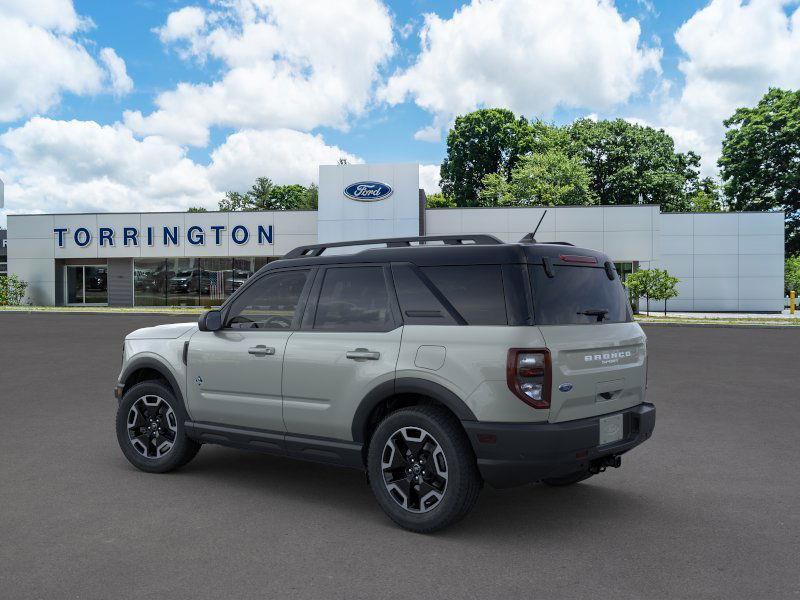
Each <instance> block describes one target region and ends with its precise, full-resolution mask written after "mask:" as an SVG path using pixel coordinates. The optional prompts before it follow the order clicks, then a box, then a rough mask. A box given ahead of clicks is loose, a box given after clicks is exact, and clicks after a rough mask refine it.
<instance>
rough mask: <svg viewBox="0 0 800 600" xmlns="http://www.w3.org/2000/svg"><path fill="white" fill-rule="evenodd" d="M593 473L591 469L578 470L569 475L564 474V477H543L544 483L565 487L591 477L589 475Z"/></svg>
mask: <svg viewBox="0 0 800 600" xmlns="http://www.w3.org/2000/svg"><path fill="white" fill-rule="evenodd" d="M592 475H593V473H590V472H589V471H578V472H577V473H570V474H569V475H563V476H562V477H548V478H547V479H542V483H545V484H547V485H550V486H553V487H564V486H567V485H572V484H574V483H578V482H579V481H583V480H584V479H589V477H591V476H592Z"/></svg>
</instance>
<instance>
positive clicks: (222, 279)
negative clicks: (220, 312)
mask: <svg viewBox="0 0 800 600" xmlns="http://www.w3.org/2000/svg"><path fill="white" fill-rule="evenodd" d="M277 258H278V257H272V256H269V257H267V256H257V257H256V256H251V257H241V258H224V257H223V258H162V259H158V258H136V259H134V261H133V289H134V301H133V303H134V305H135V306H219V305H220V304H222V302H223V301H224V300H225V298H227V297H228V296H230V295H231V294H232V293H233V292H235V291H236V290H237V289H239V286H241V285H242V284H243V283H244V282H245V281H246V280H247V279H248V278H249V277H252V276H253V274H254V273H255V272H256V271H258V270H259V269H260V268H261V267H263V266H264V265H265V264H267V263H268V262H270V261H273V260H277Z"/></svg>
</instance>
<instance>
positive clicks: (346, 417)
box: [283, 327, 403, 440]
mask: <svg viewBox="0 0 800 600" xmlns="http://www.w3.org/2000/svg"><path fill="white" fill-rule="evenodd" d="M402 333H403V328H402V327H398V328H396V329H394V330H392V331H388V332H385V333H384V332H357V333H355V332H354V333H348V332H326V331H297V332H295V333H293V334H292V336H291V338H290V339H289V343H288V346H287V348H286V358H285V360H284V367H283V418H284V422H285V423H286V429H287V431H289V432H290V433H298V434H304V435H315V436H321V437H329V438H335V439H342V440H352V439H353V438H352V432H351V427H352V423H353V417H354V415H355V412H356V410H357V409H358V405H359V404H360V402H361V400H362V399H363V398H364V396H366V395H367V394H368V393H369V392H370V391H371V390H372V389H374V388H376V387H378V386H379V385H381V384H382V383H385V382H387V381H392V380H393V379H394V377H395V367H396V365H397V355H398V352H399V350H400V338H401V336H402ZM358 349H363V350H365V351H368V352H372V353H377V355H378V358H377V359H359V358H347V353H348V352H352V351H355V350H358Z"/></svg>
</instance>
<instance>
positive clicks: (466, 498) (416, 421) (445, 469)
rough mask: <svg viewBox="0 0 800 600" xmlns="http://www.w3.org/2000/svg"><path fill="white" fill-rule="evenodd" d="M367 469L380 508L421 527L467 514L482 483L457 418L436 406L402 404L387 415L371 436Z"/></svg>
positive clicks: (400, 522) (400, 521) (439, 525)
mask: <svg viewBox="0 0 800 600" xmlns="http://www.w3.org/2000/svg"><path fill="white" fill-rule="evenodd" d="M368 469H369V480H370V485H371V487H372V491H373V493H374V494H375V497H376V499H377V500H378V504H380V506H381V508H382V509H383V510H384V512H385V513H386V514H387V515H388V516H389V518H391V519H392V520H393V521H394V522H395V523H397V524H398V525H400V526H401V527H404V528H405V529H409V530H411V531H416V532H419V533H431V532H433V531H437V530H439V529H442V528H444V527H447V526H448V525H452V524H453V523H455V522H456V521H458V520H460V519H461V518H463V517H464V516H466V514H467V513H469V511H470V510H471V509H472V507H473V506H474V505H475V502H476V501H477V499H478V493H479V492H480V489H481V486H482V481H481V478H480V474H479V473H478V468H477V465H476V463H475V457H474V455H473V453H472V448H471V447H470V445H469V441H468V440H467V438H466V435H465V434H464V432H463V430H462V429H461V426H460V424H459V423H458V421H457V420H456V418H455V417H453V415H452V414H450V413H449V412H448V411H446V410H444V409H442V408H439V407H436V406H416V407H412V408H404V409H401V410H398V411H396V412H394V413H392V414H390V415H389V416H388V417H386V418H385V419H384V420H383V421H382V422H381V423H380V425H378V428H377V429H376V430H375V433H374V434H373V436H372V439H371V440H370V446H369V453H368Z"/></svg>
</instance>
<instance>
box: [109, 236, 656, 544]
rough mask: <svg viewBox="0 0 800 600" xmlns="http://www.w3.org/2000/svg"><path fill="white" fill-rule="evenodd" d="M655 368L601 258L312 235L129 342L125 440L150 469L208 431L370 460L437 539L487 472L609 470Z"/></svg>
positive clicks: (519, 476)
mask: <svg viewBox="0 0 800 600" xmlns="http://www.w3.org/2000/svg"><path fill="white" fill-rule="evenodd" d="M358 245H362V246H365V247H366V248H364V249H361V250H360V251H358V248H357V246H358ZM343 250H344V252H342V251H343ZM646 365H647V356H646V345H645V335H644V333H643V332H642V329H641V328H640V327H639V325H638V324H637V323H635V322H634V321H633V319H632V315H631V309H630V305H629V303H628V299H627V296H626V294H625V292H624V289H623V287H622V285H621V284H620V281H619V276H618V275H617V273H616V271H615V269H614V264H613V263H612V262H611V261H610V260H609V259H608V257H606V256H605V255H603V254H602V253H599V252H594V251H592V250H586V249H582V248H576V247H573V246H571V245H568V244H538V243H519V244H505V243H502V242H500V241H499V240H498V239H496V238H494V237H492V236H487V235H477V236H439V237H422V238H397V239H389V240H364V241H361V242H352V243H338V244H327V245H324V244H319V245H313V246H304V247H301V248H297V249H295V250H293V251H292V252H290V253H289V254H288V255H287V256H286V257H285V258H284V259H281V260H278V261H275V262H271V263H269V264H268V265H266V266H264V267H263V268H262V269H261V270H260V271H259V272H258V273H257V274H256V275H255V276H253V277H252V278H250V279H248V280H247V281H246V282H245V283H243V284H242V286H241V287H240V288H239V289H238V290H237V291H236V292H235V293H234V294H233V295H232V296H231V297H230V298H229V299H228V300H227V301H226V302H225V303H224V305H223V306H222V307H221V308H220V309H219V310H211V311H208V312H206V313H205V314H204V315H202V316H201V317H200V319H199V323H198V324H197V325H195V324H187V323H179V324H174V325H162V326H158V327H149V328H146V329H139V330H137V331H134V332H133V333H131V334H130V335H128V336H127V337H126V338H125V344H124V353H123V364H122V370H121V372H120V375H119V378H118V382H117V386H116V390H115V395H116V398H117V399H118V400H119V409H118V413H117V420H116V428H117V437H118V440H119V444H120V447H121V448H122V452H123V453H124V455H125V456H126V458H127V459H128V460H129V461H130V462H131V463H132V464H133V465H135V466H136V467H138V468H139V469H142V470H143V471H148V472H153V473H163V472H166V471H171V470H173V469H176V468H178V467H181V466H183V465H185V464H186V463H187V462H189V461H190V460H191V459H192V458H193V457H194V456H195V455H196V454H197V452H198V450H199V449H200V446H201V445H202V444H205V443H213V444H223V445H226V446H233V447H236V448H242V449H247V450H255V451H260V452H267V453H271V454H278V455H283V456H289V457H292V458H298V459H305V460H312V461H318V462H325V463H332V464H336V465H339V466H344V467H351V468H356V469H361V470H364V471H366V474H367V477H368V480H369V483H370V486H371V487H372V490H373V492H374V494H375V497H376V499H377V501H378V504H380V506H381V508H382V509H383V510H384V511H385V512H386V514H387V515H388V516H389V517H390V518H391V519H392V520H394V521H395V522H396V523H397V524H398V525H400V526H402V527H404V528H406V529H409V530H412V531H417V532H431V531H435V530H437V529H441V528H443V527H445V526H447V525H450V524H452V523H454V522H455V521H457V520H459V519H461V518H462V517H464V516H465V515H466V514H467V513H468V512H469V511H470V510H471V509H472V507H473V506H474V504H475V502H476V500H477V498H478V493H479V491H480V489H481V487H482V486H483V484H484V482H486V483H488V484H490V485H492V486H495V487H509V486H514V485H521V484H525V483H531V482H543V483H545V484H548V485H557V486H563V485H570V484H574V483H577V482H579V481H582V480H584V479H586V478H588V477H591V476H592V475H595V474H597V473H599V472H600V471H603V470H604V469H605V468H607V467H618V466H619V465H620V456H621V455H622V454H623V453H625V452H627V451H628V450H630V449H631V448H633V447H634V446H637V445H638V444H640V443H642V442H643V441H645V440H646V439H647V438H648V437H649V436H650V435H651V433H652V431H653V427H654V424H655V407H654V406H653V405H652V404H649V403H647V402H645V389H646V373H647V371H646ZM309 485H313V482H311V481H309Z"/></svg>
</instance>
